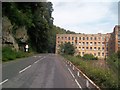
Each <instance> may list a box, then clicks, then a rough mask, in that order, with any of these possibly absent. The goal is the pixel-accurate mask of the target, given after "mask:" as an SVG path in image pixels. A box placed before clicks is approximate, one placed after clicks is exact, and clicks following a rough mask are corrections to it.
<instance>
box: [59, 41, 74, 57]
mask: <svg viewBox="0 0 120 90" xmlns="http://www.w3.org/2000/svg"><path fill="white" fill-rule="evenodd" d="M60 52H61V53H63V54H67V55H74V53H75V48H74V46H73V45H72V44H71V43H70V42H68V43H65V44H63V45H61V46H60Z"/></svg>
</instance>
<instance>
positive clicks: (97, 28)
mask: <svg viewBox="0 0 120 90" xmlns="http://www.w3.org/2000/svg"><path fill="white" fill-rule="evenodd" d="M49 1H51V2H52V3H53V9H54V11H53V13H52V16H53V18H54V24H55V25H56V26H59V27H61V28H64V29H66V30H71V31H74V32H76V33H86V34H87V33H92V34H95V33H110V32H112V31H113V28H114V26H115V25H117V24H118V1H119V0H89V2H88V0H69V1H68V0H67V1H65V0H56V1H55V0H49ZM113 1H114V2H113Z"/></svg>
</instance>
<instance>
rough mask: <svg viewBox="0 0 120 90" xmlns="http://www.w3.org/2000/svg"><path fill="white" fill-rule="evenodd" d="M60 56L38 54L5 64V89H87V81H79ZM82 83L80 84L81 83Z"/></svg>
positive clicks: (3, 83)
mask: <svg viewBox="0 0 120 90" xmlns="http://www.w3.org/2000/svg"><path fill="white" fill-rule="evenodd" d="M73 74H74V73H72V70H70V68H69V67H68V66H67V64H66V62H65V61H64V60H63V58H62V57H61V56H59V55H55V54H38V55H35V56H31V57H28V58H24V59H20V60H15V61H11V62H7V63H4V64H3V66H2V82H1V83H0V85H2V87H3V88H80V89H81V90H82V89H83V88H86V85H85V84H83V83H85V82H86V81H85V80H82V79H81V80H77V79H75V78H74V75H73ZM79 82H80V83H79Z"/></svg>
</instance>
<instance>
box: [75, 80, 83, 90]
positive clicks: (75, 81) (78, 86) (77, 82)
mask: <svg viewBox="0 0 120 90" xmlns="http://www.w3.org/2000/svg"><path fill="white" fill-rule="evenodd" d="M75 82H76V83H77V85H78V87H79V88H81V89H82V87H81V85H80V84H79V83H78V81H77V80H76V79H75Z"/></svg>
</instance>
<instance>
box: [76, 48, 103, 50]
mask: <svg viewBox="0 0 120 90" xmlns="http://www.w3.org/2000/svg"><path fill="white" fill-rule="evenodd" d="M76 48H77V49H81V50H101V49H102V50H104V49H105V48H104V47H102V48H100V47H98V48H97V47H76Z"/></svg>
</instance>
